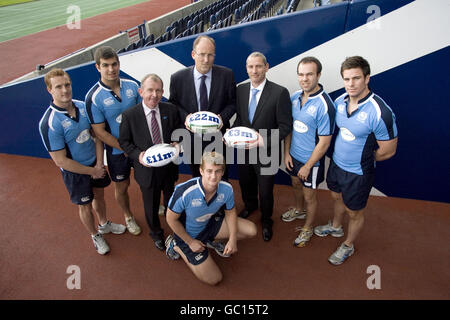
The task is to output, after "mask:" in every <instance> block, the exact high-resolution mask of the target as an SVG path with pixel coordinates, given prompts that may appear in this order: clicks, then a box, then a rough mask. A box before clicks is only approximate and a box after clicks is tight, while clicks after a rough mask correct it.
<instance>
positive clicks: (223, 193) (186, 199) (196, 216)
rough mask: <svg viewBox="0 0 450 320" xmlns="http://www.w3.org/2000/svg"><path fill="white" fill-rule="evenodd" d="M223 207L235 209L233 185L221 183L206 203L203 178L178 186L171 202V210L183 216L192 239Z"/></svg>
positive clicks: (182, 221) (181, 219)
mask: <svg viewBox="0 0 450 320" xmlns="http://www.w3.org/2000/svg"><path fill="white" fill-rule="evenodd" d="M222 207H224V209H225V210H231V209H233V208H234V194H233V187H232V186H231V184H229V183H228V182H225V181H220V182H219V185H218V187H217V191H216V194H215V195H214V196H213V197H212V198H211V200H210V201H209V202H206V200H205V192H204V189H203V186H202V182H201V177H196V178H192V179H190V180H188V181H186V182H185V183H182V184H179V185H177V186H176V188H175V190H174V192H173V195H172V197H171V198H170V201H169V209H170V210H172V211H173V212H175V213H177V214H181V215H182V216H181V217H180V221H181V223H182V224H183V226H184V228H185V229H186V232H187V233H188V234H189V235H190V236H191V237H192V238H195V237H196V236H197V235H198V234H199V233H200V232H201V231H202V230H203V229H204V228H205V227H206V225H207V224H208V221H209V219H210V218H211V217H212V216H213V215H214V214H215V213H217V212H218V211H219V210H220V209H221V208H222Z"/></svg>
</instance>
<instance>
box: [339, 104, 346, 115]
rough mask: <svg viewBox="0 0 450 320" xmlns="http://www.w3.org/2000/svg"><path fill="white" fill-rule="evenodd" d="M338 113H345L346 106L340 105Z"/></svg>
mask: <svg viewBox="0 0 450 320" xmlns="http://www.w3.org/2000/svg"><path fill="white" fill-rule="evenodd" d="M338 112H339V113H345V104H340V105H338Z"/></svg>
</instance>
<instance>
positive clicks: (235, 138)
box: [223, 127, 258, 149]
mask: <svg viewBox="0 0 450 320" xmlns="http://www.w3.org/2000/svg"><path fill="white" fill-rule="evenodd" d="M223 139H224V140H225V143H226V145H227V146H229V147H233V148H237V149H244V148H246V147H248V146H250V145H252V144H254V143H256V142H257V141H258V133H257V132H256V131H255V130H253V129H251V128H247V127H235V128H232V129H230V130H228V131H227V132H225V135H224V136H223Z"/></svg>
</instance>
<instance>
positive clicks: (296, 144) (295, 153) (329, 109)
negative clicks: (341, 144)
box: [290, 84, 336, 167]
mask: <svg viewBox="0 0 450 320" xmlns="http://www.w3.org/2000/svg"><path fill="white" fill-rule="evenodd" d="M319 86H320V90H319V91H317V92H316V93H314V94H313V95H310V96H309V97H308V100H307V101H306V103H305V104H304V105H303V106H302V105H301V101H302V95H303V90H299V91H296V92H294V93H293V94H292V95H291V102H292V118H293V124H292V127H293V130H292V139H291V147H290V154H291V156H292V157H294V158H295V159H297V160H298V161H300V162H302V163H306V162H307V161H308V160H309V158H310V157H311V154H312V153H313V151H314V148H315V147H316V145H317V143H318V142H319V136H330V135H332V134H333V131H334V120H335V115H336V110H335V108H334V104H333V100H331V98H330V97H329V96H328V94H327V93H326V92H325V91H324V90H323V87H322V85H320V84H319ZM319 164H320V161H318V162H317V163H315V164H314V166H316V167H317V166H319Z"/></svg>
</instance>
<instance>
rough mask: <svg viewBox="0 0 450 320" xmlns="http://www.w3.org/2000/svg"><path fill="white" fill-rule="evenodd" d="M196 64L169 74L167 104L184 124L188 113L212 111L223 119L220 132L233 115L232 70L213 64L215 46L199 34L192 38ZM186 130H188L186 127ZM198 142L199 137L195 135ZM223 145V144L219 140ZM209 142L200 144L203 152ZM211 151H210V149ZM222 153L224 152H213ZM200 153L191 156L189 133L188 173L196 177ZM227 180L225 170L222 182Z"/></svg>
mask: <svg viewBox="0 0 450 320" xmlns="http://www.w3.org/2000/svg"><path fill="white" fill-rule="evenodd" d="M191 54H192V59H194V61H195V65H194V66H191V67H188V68H184V69H182V70H179V71H177V72H175V73H174V74H172V76H171V78H170V98H169V101H170V102H171V103H173V104H174V105H176V106H177V107H178V111H179V114H180V119H181V121H183V122H184V123H185V125H186V120H187V119H188V117H189V116H190V114H191V113H194V112H198V111H210V112H213V113H215V114H217V115H219V117H220V118H221V119H222V123H223V126H222V127H221V131H222V133H224V132H225V130H226V129H228V128H230V118H231V117H232V116H233V115H234V114H235V112H236V82H235V81H234V75H233V71H232V70H231V69H229V68H226V67H222V66H218V65H214V58H215V56H216V44H215V41H214V39H213V38H211V37H208V36H205V35H202V36H199V37H197V38H196V39H195V41H194V45H193V49H192V53H191ZM186 128H187V129H188V130H190V129H189V128H188V127H187V126H186ZM197 141H198V142H197V143H199V142H200V141H199V137H198V135H197ZM220 143H221V145H222V146H223V144H222V142H221V141H220ZM208 144H209V142H206V141H205V142H203V143H202V153H203V150H204V148H205V147H206V146H207V145H208ZM210 151H213V150H210ZM216 151H218V152H220V153H222V154H225V152H224V151H225V149H223V150H216ZM200 160H201V154H198V155H197V157H194V135H193V134H191V165H190V168H191V173H192V176H193V177H199V176H200V171H199V166H200ZM227 177H228V175H227V171H225V175H224V179H225V180H226V179H227Z"/></svg>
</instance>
